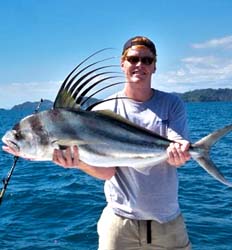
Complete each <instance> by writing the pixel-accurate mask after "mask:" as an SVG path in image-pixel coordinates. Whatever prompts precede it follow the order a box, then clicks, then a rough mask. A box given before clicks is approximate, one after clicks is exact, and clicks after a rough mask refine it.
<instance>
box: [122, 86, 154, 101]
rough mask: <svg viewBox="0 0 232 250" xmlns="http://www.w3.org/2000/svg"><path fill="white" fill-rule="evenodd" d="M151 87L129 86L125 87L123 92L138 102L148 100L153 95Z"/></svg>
mask: <svg viewBox="0 0 232 250" xmlns="http://www.w3.org/2000/svg"><path fill="white" fill-rule="evenodd" d="M153 92H154V91H153V89H152V88H136V87H135V88H131V87H125V89H124V94H125V95H126V96H127V97H129V98H131V99H133V100H135V101H138V102H145V101H147V100H149V99H150V98H151V97H152V96H153Z"/></svg>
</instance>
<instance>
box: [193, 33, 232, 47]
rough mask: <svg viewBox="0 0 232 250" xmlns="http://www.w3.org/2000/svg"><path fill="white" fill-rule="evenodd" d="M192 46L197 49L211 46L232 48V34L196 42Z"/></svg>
mask: <svg viewBox="0 0 232 250" xmlns="http://www.w3.org/2000/svg"><path fill="white" fill-rule="evenodd" d="M192 47H193V48H195V49H209V48H224V49H232V36H226V37H222V38H215V39H211V40H208V41H206V42H203V43H195V44H192Z"/></svg>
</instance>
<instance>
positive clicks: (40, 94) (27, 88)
mask: <svg viewBox="0 0 232 250" xmlns="http://www.w3.org/2000/svg"><path fill="white" fill-rule="evenodd" d="M60 84H61V83H59V82H55V81H47V82H30V83H19V82H15V83H11V84H0V93H1V98H0V108H7V109H8V108H11V107H12V106H14V105H15V104H19V103H23V102H25V101H39V100H40V99H41V98H43V99H49V100H53V99H54V98H55V95H56V93H57V90H58V88H59V86H60Z"/></svg>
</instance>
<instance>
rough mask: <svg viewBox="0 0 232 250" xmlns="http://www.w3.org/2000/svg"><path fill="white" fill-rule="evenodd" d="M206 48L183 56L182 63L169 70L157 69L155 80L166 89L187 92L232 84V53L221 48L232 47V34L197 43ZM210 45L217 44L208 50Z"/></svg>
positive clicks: (225, 86) (198, 45) (199, 46)
mask: <svg viewBox="0 0 232 250" xmlns="http://www.w3.org/2000/svg"><path fill="white" fill-rule="evenodd" d="M193 47H194V48H195V49H199V48H201V49H202V50H201V51H200V54H201V55H199V51H198V53H197V55H198V56H195V53H194V54H193V56H189V57H186V58H182V59H181V60H180V64H179V66H178V67H177V68H176V69H174V70H171V71H168V72H165V73H157V75H156V76H155V77H154V78H155V79H154V83H155V84H157V85H158V86H161V89H163V90H166V91H176V92H185V91H189V90H193V89H202V88H231V86H232V55H231V53H226V55H225V54H224V53H222V52H220V50H221V48H232V36H228V37H224V38H221V39H212V40H209V41H207V42H204V43H199V44H195V45H194V46H193ZM208 48H215V49H214V51H213V52H212V51H211V52H210V54H209V52H207V49H208Z"/></svg>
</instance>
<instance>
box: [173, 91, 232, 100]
mask: <svg viewBox="0 0 232 250" xmlns="http://www.w3.org/2000/svg"><path fill="white" fill-rule="evenodd" d="M175 94H176V95H178V96H179V97H180V98H182V100H184V101H185V102H231V101H232V89H229V88H226V89H210V88H208V89H197V90H193V91H188V92H185V93H181V94H180V93H175Z"/></svg>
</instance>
